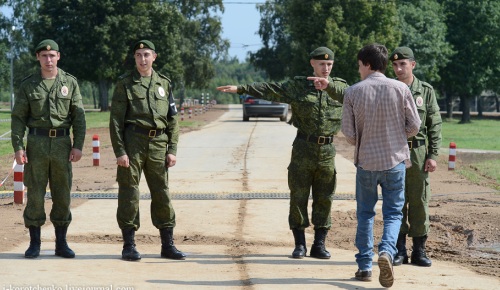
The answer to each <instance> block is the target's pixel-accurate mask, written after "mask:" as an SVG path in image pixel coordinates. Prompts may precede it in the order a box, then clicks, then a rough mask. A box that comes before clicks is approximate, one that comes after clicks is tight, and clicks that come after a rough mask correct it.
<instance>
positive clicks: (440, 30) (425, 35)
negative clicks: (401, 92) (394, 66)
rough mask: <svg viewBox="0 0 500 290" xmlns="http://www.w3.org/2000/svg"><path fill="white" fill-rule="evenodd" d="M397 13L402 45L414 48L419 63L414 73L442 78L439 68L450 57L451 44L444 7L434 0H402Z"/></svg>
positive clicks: (433, 79)
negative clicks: (448, 38)
mask: <svg viewBox="0 0 500 290" xmlns="http://www.w3.org/2000/svg"><path fill="white" fill-rule="evenodd" d="M401 2H402V3H400V4H399V5H398V16H399V21H400V27H401V34H402V39H401V43H400V46H408V47H410V48H411V49H412V50H413V53H414V54H415V59H416V61H417V66H416V67H415V70H414V71H413V73H414V74H415V75H416V76H417V77H418V78H420V79H422V80H425V81H427V82H429V83H436V82H439V81H440V80H441V76H440V75H439V73H440V70H441V69H442V68H444V66H445V65H446V64H447V63H448V62H449V61H450V60H449V59H450V56H451V55H452V54H453V50H452V47H451V45H450V43H449V42H447V41H446V34H447V26H446V23H445V22H444V10H443V8H442V6H441V5H440V4H439V3H438V2H436V1H435V0H421V1H410V0H402V1H401Z"/></svg>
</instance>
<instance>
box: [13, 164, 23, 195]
mask: <svg viewBox="0 0 500 290" xmlns="http://www.w3.org/2000/svg"><path fill="white" fill-rule="evenodd" d="M23 180H24V164H17V163H16V165H15V166H14V203H16V204H24V203H25V202H26V195H25V194H24V183H23Z"/></svg>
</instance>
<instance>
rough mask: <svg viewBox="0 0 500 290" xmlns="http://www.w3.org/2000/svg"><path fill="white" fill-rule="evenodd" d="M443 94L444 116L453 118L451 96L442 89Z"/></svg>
mask: <svg viewBox="0 0 500 290" xmlns="http://www.w3.org/2000/svg"><path fill="white" fill-rule="evenodd" d="M443 95H444V97H445V100H446V118H448V119H451V118H453V98H452V97H451V96H450V95H449V94H448V93H446V91H445V90H443Z"/></svg>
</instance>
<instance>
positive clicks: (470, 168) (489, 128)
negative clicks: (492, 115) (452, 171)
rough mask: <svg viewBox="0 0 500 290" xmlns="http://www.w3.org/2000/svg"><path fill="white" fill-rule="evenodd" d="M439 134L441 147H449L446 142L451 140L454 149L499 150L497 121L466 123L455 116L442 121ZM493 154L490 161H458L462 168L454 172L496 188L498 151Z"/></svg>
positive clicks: (499, 172) (499, 175)
mask: <svg viewBox="0 0 500 290" xmlns="http://www.w3.org/2000/svg"><path fill="white" fill-rule="evenodd" d="M441 133H442V135H443V142H442V146H441V147H442V148H443V149H444V148H446V149H447V148H449V144H450V142H455V144H456V146H457V148H458V149H480V150H495V151H500V120H490V119H488V120H477V119H473V120H472V122H471V123H469V124H459V123H458V120H456V119H455V120H445V121H444V122H443V128H442V132H441ZM497 155H498V157H497V158H495V157H493V158H494V159H492V160H478V161H477V162H475V163H473V164H470V163H469V164H462V167H460V168H457V173H458V174H460V175H462V176H463V177H465V178H467V179H468V180H470V181H471V182H473V183H476V184H484V185H487V186H489V187H492V188H494V189H496V190H500V154H496V155H494V156H497ZM458 158H460V156H459V155H458Z"/></svg>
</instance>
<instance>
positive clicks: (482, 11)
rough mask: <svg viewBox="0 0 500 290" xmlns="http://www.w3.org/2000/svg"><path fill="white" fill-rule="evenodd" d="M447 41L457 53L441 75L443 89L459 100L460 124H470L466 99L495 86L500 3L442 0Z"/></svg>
mask: <svg viewBox="0 0 500 290" xmlns="http://www.w3.org/2000/svg"><path fill="white" fill-rule="evenodd" d="M442 3H443V5H444V9H445V12H446V25H447V27H448V37H447V38H448V41H449V42H450V43H451V44H452V45H453V48H454V50H455V51H456V52H457V53H456V54H455V55H453V56H452V57H451V61H450V62H449V63H448V64H447V66H446V69H445V71H446V72H451V73H446V74H442V77H443V81H444V84H445V87H446V90H447V91H449V92H451V93H454V94H456V95H458V96H460V97H461V102H462V103H463V107H462V111H463V114H462V120H461V122H462V123H466V122H470V108H469V106H468V105H467V104H468V102H466V100H467V99H469V98H471V97H473V96H477V95H479V94H481V92H482V91H484V90H487V89H489V87H488V85H490V86H491V84H492V83H498V80H499V76H498V68H497V63H498V62H499V61H500V50H499V49H498V47H500V2H499V1H495V0H483V1H454V0H442Z"/></svg>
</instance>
